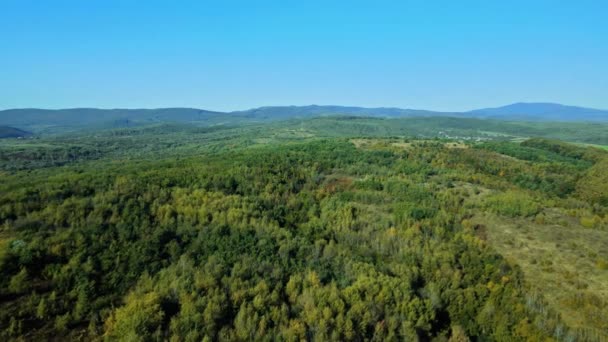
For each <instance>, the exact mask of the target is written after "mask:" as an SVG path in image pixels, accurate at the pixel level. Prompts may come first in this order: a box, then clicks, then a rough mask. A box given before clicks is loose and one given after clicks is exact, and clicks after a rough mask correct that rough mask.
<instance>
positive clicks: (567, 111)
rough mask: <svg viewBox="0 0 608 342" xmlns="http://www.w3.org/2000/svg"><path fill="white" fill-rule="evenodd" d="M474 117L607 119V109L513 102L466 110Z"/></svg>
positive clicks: (562, 119)
mask: <svg viewBox="0 0 608 342" xmlns="http://www.w3.org/2000/svg"><path fill="white" fill-rule="evenodd" d="M467 113H468V114H471V116H474V117H481V118H491V119H502V120H524V121H526V120H527V121H608V110H600V109H591V108H583V107H575V106H564V105H561V104H556V103H524V102H521V103H514V104H511V105H508V106H503V107H497V108H485V109H477V110H472V111H470V112H467Z"/></svg>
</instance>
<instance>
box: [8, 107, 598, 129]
mask: <svg viewBox="0 0 608 342" xmlns="http://www.w3.org/2000/svg"><path fill="white" fill-rule="evenodd" d="M333 115H348V116H369V117H382V118H404V117H432V116H435V117H437V116H438V117H446V116H447V117H464V118H481V119H499V120H511V121H589V122H599V121H603V122H608V111H605V110H598V109H589V108H582V107H572V106H564V105H559V104H553V103H515V104H512V105H508V106H504V107H498V108H487V109H478V110H473V111H469V112H436V111H428V110H418V109H402V108H385V107H379V108H364V107H347V106H318V105H311V106H276V107H260V108H254V109H249V110H244V111H234V112H215V111H208V110H202V109H196V108H161V109H95V108H75V109H59V110H48V109H10V110H3V111H0V125H8V126H12V127H17V128H20V129H24V130H29V131H34V132H61V131H65V130H78V129H81V128H83V127H87V128H112V127H131V126H137V125H142V124H148V123H155V122H177V123H193V124H197V125H203V126H212V125H220V124H241V123H256V122H268V121H278V120H287V119H298V118H310V117H319V116H333Z"/></svg>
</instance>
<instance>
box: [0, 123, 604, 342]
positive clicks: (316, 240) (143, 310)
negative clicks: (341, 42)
mask: <svg viewBox="0 0 608 342" xmlns="http://www.w3.org/2000/svg"><path fill="white" fill-rule="evenodd" d="M420 120H422V119H420ZM436 120H438V121H439V122H440V124H437V126H436V127H441V125H442V124H443V123H446V124H445V125H444V126H445V127H448V128H449V129H442V130H441V132H442V133H439V131H436V130H434V129H431V128H428V127H427V126H423V123H422V121H420V123H419V125H418V126H416V122H415V121H413V120H409V121H398V122H402V124H394V123H395V122H397V121H390V120H385V119H377V118H344V117H341V118H339V117H329V118H315V119H311V120H304V121H302V120H296V121H288V122H281V123H267V124H264V125H261V124H259V125H258V124H248V125H242V126H238V125H234V126H232V125H227V126H211V127H192V126H182V125H177V124H176V125H173V124H162V125H148V126H145V127H132V128H120V129H103V130H98V131H91V132H85V133H69V134H68V133H66V134H62V135H49V136H43V137H34V138H27V139H20V140H17V139H7V140H3V141H2V142H0V177H1V178H0V179H1V181H0V274H1V275H2V276H1V277H0V329H1V331H0V338H1V339H2V340H6V341H9V340H15V341H30V340H56V341H66V340H76V341H78V340H81V341H89V340H94V341H201V340H202V341H249V340H256V341H258V340H259V341H274V340H279V341H301V340H305V341H401V340H405V341H606V340H608V310H607V309H606V308H607V307H608V173H606V171H605V170H606V169H607V168H608V151H606V150H604V149H602V148H598V147H595V146H590V145H589V144H598V145H607V144H608V142H607V141H606V137H608V134H605V133H606V131H605V127H604V126H602V125H595V128H593V127H591V126H592V125H590V129H589V131H588V134H586V136H583V135H582V134H581V133H572V132H568V131H567V130H560V131H551V130H547V129H546V127H545V128H542V127H538V125H541V124H523V123H522V124H516V123H511V124H509V125H510V126H509V125H503V126H500V127H501V128H499V125H497V126H496V127H494V128H492V127H489V126H491V125H494V123H492V122H485V123H484V125H487V126H488V127H476V128H471V126H470V125H471V122H470V121H469V122H468V123H467V121H453V120H452V121H451V123H449V122H450V120H451V119H446V118H437V119H436ZM463 120H464V119H463ZM467 120H472V119H467ZM543 125H547V124H543ZM549 126H550V125H549ZM505 127H507V128H505ZM518 127H519V128H518ZM522 127H525V129H524V128H522ZM498 129H502V130H503V131H502V133H501V134H496V131H497V130H498ZM507 129H508V130H510V131H505V130H507ZM594 129H595V131H594ZM541 131H542V132H545V133H543V134H537V132H541ZM573 131H574V130H573ZM547 132H549V133H547ZM551 132H552V133H551ZM556 132H557V133H556ZM509 134H511V135H509ZM552 134H553V135H555V134H560V135H561V136H559V137H558V138H563V139H564V140H570V141H571V142H564V141H560V140H556V139H551V138H556V137H555V136H551V135H552ZM573 134H577V136H574V135H573ZM522 135H523V136H522ZM547 135H550V136H549V137H547ZM535 136H540V137H535ZM583 143H584V144H583ZM569 234H570V235H569Z"/></svg>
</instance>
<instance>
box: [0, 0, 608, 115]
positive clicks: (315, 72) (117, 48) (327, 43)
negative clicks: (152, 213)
mask: <svg viewBox="0 0 608 342" xmlns="http://www.w3.org/2000/svg"><path fill="white" fill-rule="evenodd" d="M607 18H608V1H605V0H597V1H586V0H577V1H555V0H553V1H540V0H539V1H535V0H527V1H519V0H510V1H493V0H486V1H467V0H462V1H452V0H450V1H439V0H435V1H432V0H427V1H422V0H421V1H407V0H402V1H382V0H376V1H357V0H351V1H331V0H324V1H317V0H307V1H304V0H300V1H290V0H283V1H263V0H260V1H231V0H224V1H220V0H217V1H200V0H199V1H186V0H183V1H179V0H175V1H169V0H165V1H157V0H146V1H140V0H137V1H135V0H131V1H129V0H122V1H119V0H86V1H85V0H72V1H66V0H0V108H4V109H7V108H23V107H28V108H29V107H37V108H73V107H99V108H158V107H195V108H204V109H210V110H223V111H229V110H242V109H248V108H253V107H259V106H270V105H308V104H319V105H321V104H335V105H353V106H367V107H401V108H419V109H429V110H446V111H461V110H469V109H474V108H483V107H494V106H500V105H506V104H509V103H513V102H558V103H562V104H568V105H579V106H585V107H593V108H600V109H608V19H607Z"/></svg>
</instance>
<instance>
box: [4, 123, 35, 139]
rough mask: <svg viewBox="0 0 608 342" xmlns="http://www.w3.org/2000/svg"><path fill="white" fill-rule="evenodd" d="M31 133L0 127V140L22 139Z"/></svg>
mask: <svg viewBox="0 0 608 342" xmlns="http://www.w3.org/2000/svg"><path fill="white" fill-rule="evenodd" d="M30 135H32V133H30V132H27V131H23V130H20V129H18V128H14V127H9V126H0V139H3V138H24V137H27V136H30Z"/></svg>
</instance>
